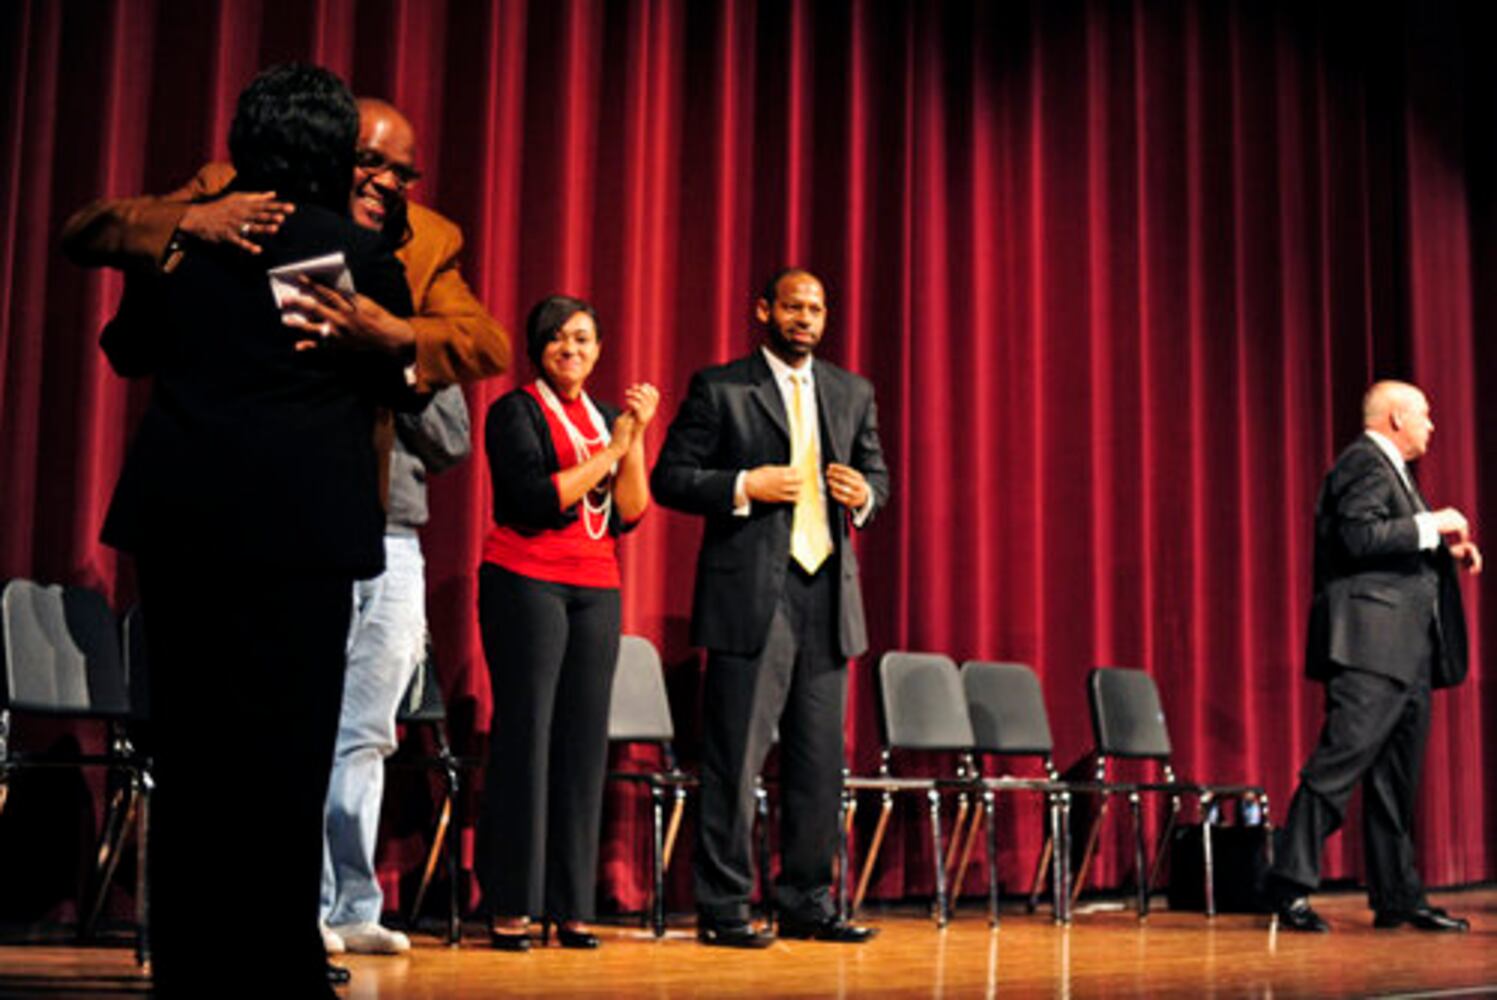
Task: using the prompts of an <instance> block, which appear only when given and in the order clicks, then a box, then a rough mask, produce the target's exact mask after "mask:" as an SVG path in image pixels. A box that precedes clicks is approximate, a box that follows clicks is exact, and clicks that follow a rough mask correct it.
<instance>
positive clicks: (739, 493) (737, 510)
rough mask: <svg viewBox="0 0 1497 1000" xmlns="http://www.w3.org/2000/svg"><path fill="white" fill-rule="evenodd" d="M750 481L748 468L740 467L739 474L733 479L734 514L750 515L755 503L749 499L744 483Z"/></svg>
mask: <svg viewBox="0 0 1497 1000" xmlns="http://www.w3.org/2000/svg"><path fill="white" fill-rule="evenodd" d="M747 481H748V470H747V469H740V470H739V472H738V475H737V476H735V477H734V479H733V516H734V517H748V516H749V511H751V510H753V509H754V505H753V504H752V503H751V502H750V501H749V498H748V494H747V493H746V492H744V483H746V482H747Z"/></svg>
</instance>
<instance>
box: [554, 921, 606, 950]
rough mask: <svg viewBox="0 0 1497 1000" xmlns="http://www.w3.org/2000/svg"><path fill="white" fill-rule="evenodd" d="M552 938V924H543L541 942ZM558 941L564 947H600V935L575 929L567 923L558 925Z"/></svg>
mask: <svg viewBox="0 0 1497 1000" xmlns="http://www.w3.org/2000/svg"><path fill="white" fill-rule="evenodd" d="M549 940H551V925H550V924H549V923H546V924H542V925H541V943H542V944H545V943H546V942H547V941H549ZM556 943H557V944H559V945H561V946H562V947H563V948H596V947H598V943H599V942H598V936H597V935H596V934H590V933H588V932H587V931H574V930H572V929H571V928H570V927H568V926H567V925H566V924H557V925H556Z"/></svg>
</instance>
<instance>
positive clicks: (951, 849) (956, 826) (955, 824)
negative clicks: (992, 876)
mask: <svg viewBox="0 0 1497 1000" xmlns="http://www.w3.org/2000/svg"><path fill="white" fill-rule="evenodd" d="M969 811H971V812H973V813H974V814H975V813H976V810H975V809H972V808H971V803H970V802H968V801H967V793H966V792H962V793H960V794H959V795H957V797H956V819H955V820H953V821H952V823H951V843H950V844H949V845H948V846H947V848H946V877H947V879H950V878H951V875H952V873H953V871H954V870H955V868H956V859H957V854H958V852H959V851H960V850H961V847H962V840H963V837H962V832H963V828H964V827H965V826H966V821H967V813H968V812H969ZM976 819H977V817H976V816H975V815H974V816H973V826H976ZM947 884H948V885H949V886H950V887H951V894H952V897H953V898H955V897H957V896H960V895H961V894H962V884H961V883H960V882H957V881H949V882H948V883H947Z"/></svg>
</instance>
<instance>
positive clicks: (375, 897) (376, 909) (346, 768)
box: [321, 534, 426, 927]
mask: <svg viewBox="0 0 1497 1000" xmlns="http://www.w3.org/2000/svg"><path fill="white" fill-rule="evenodd" d="M425 642H426V580H425V562H424V560H423V559H422V557H421V541H420V539H419V538H417V537H416V536H415V535H393V534H391V535H386V536H385V571H384V572H383V573H382V574H380V575H379V576H377V577H375V578H374V579H373V580H362V581H359V582H358V583H356V584H354V600H353V623H352V625H351V626H350V628H349V632H348V673H347V676H346V678H345V680H344V683H343V709H342V715H341V716H340V718H339V721H338V742H337V746H336V748H335V749H334V752H333V773H332V779H331V781H329V783H328V791H327V835H326V837H325V838H324V850H323V855H322V910H321V917H322V920H323V922H324V923H326V924H328V925H330V926H333V927H341V926H343V925H344V924H357V923H364V922H378V921H379V917H380V912H381V910H382V909H383V908H384V902H385V896H384V893H383V892H382V891H381V890H380V887H379V880H378V879H377V878H375V873H374V848H375V838H376V837H377V835H378V833H379V811H380V802H381V800H382V799H383V798H384V791H385V758H386V757H388V756H389V755H390V754H392V753H394V752H395V712H396V709H397V708H398V707H399V705H400V698H401V695H403V694H404V693H405V690H406V688H407V686H409V685H410V682H411V676H412V675H413V674H414V673H415V671H416V667H417V665H419V664H420V662H421V657H422V654H423V653H424V651H425Z"/></svg>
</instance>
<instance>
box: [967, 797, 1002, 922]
mask: <svg viewBox="0 0 1497 1000" xmlns="http://www.w3.org/2000/svg"><path fill="white" fill-rule="evenodd" d="M982 811H983V815H984V818H985V819H986V821H987V822H986V825H987V828H988V925H989V926H991V927H997V926H998V796H997V795H995V794H993V790H992V789H991V788H989V789H987V790H985V791H984V792H983V793H982ZM970 849H971V845H970V843H969V844H968V850H970ZM965 866H966V862H965V861H964V862H963V867H965Z"/></svg>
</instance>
